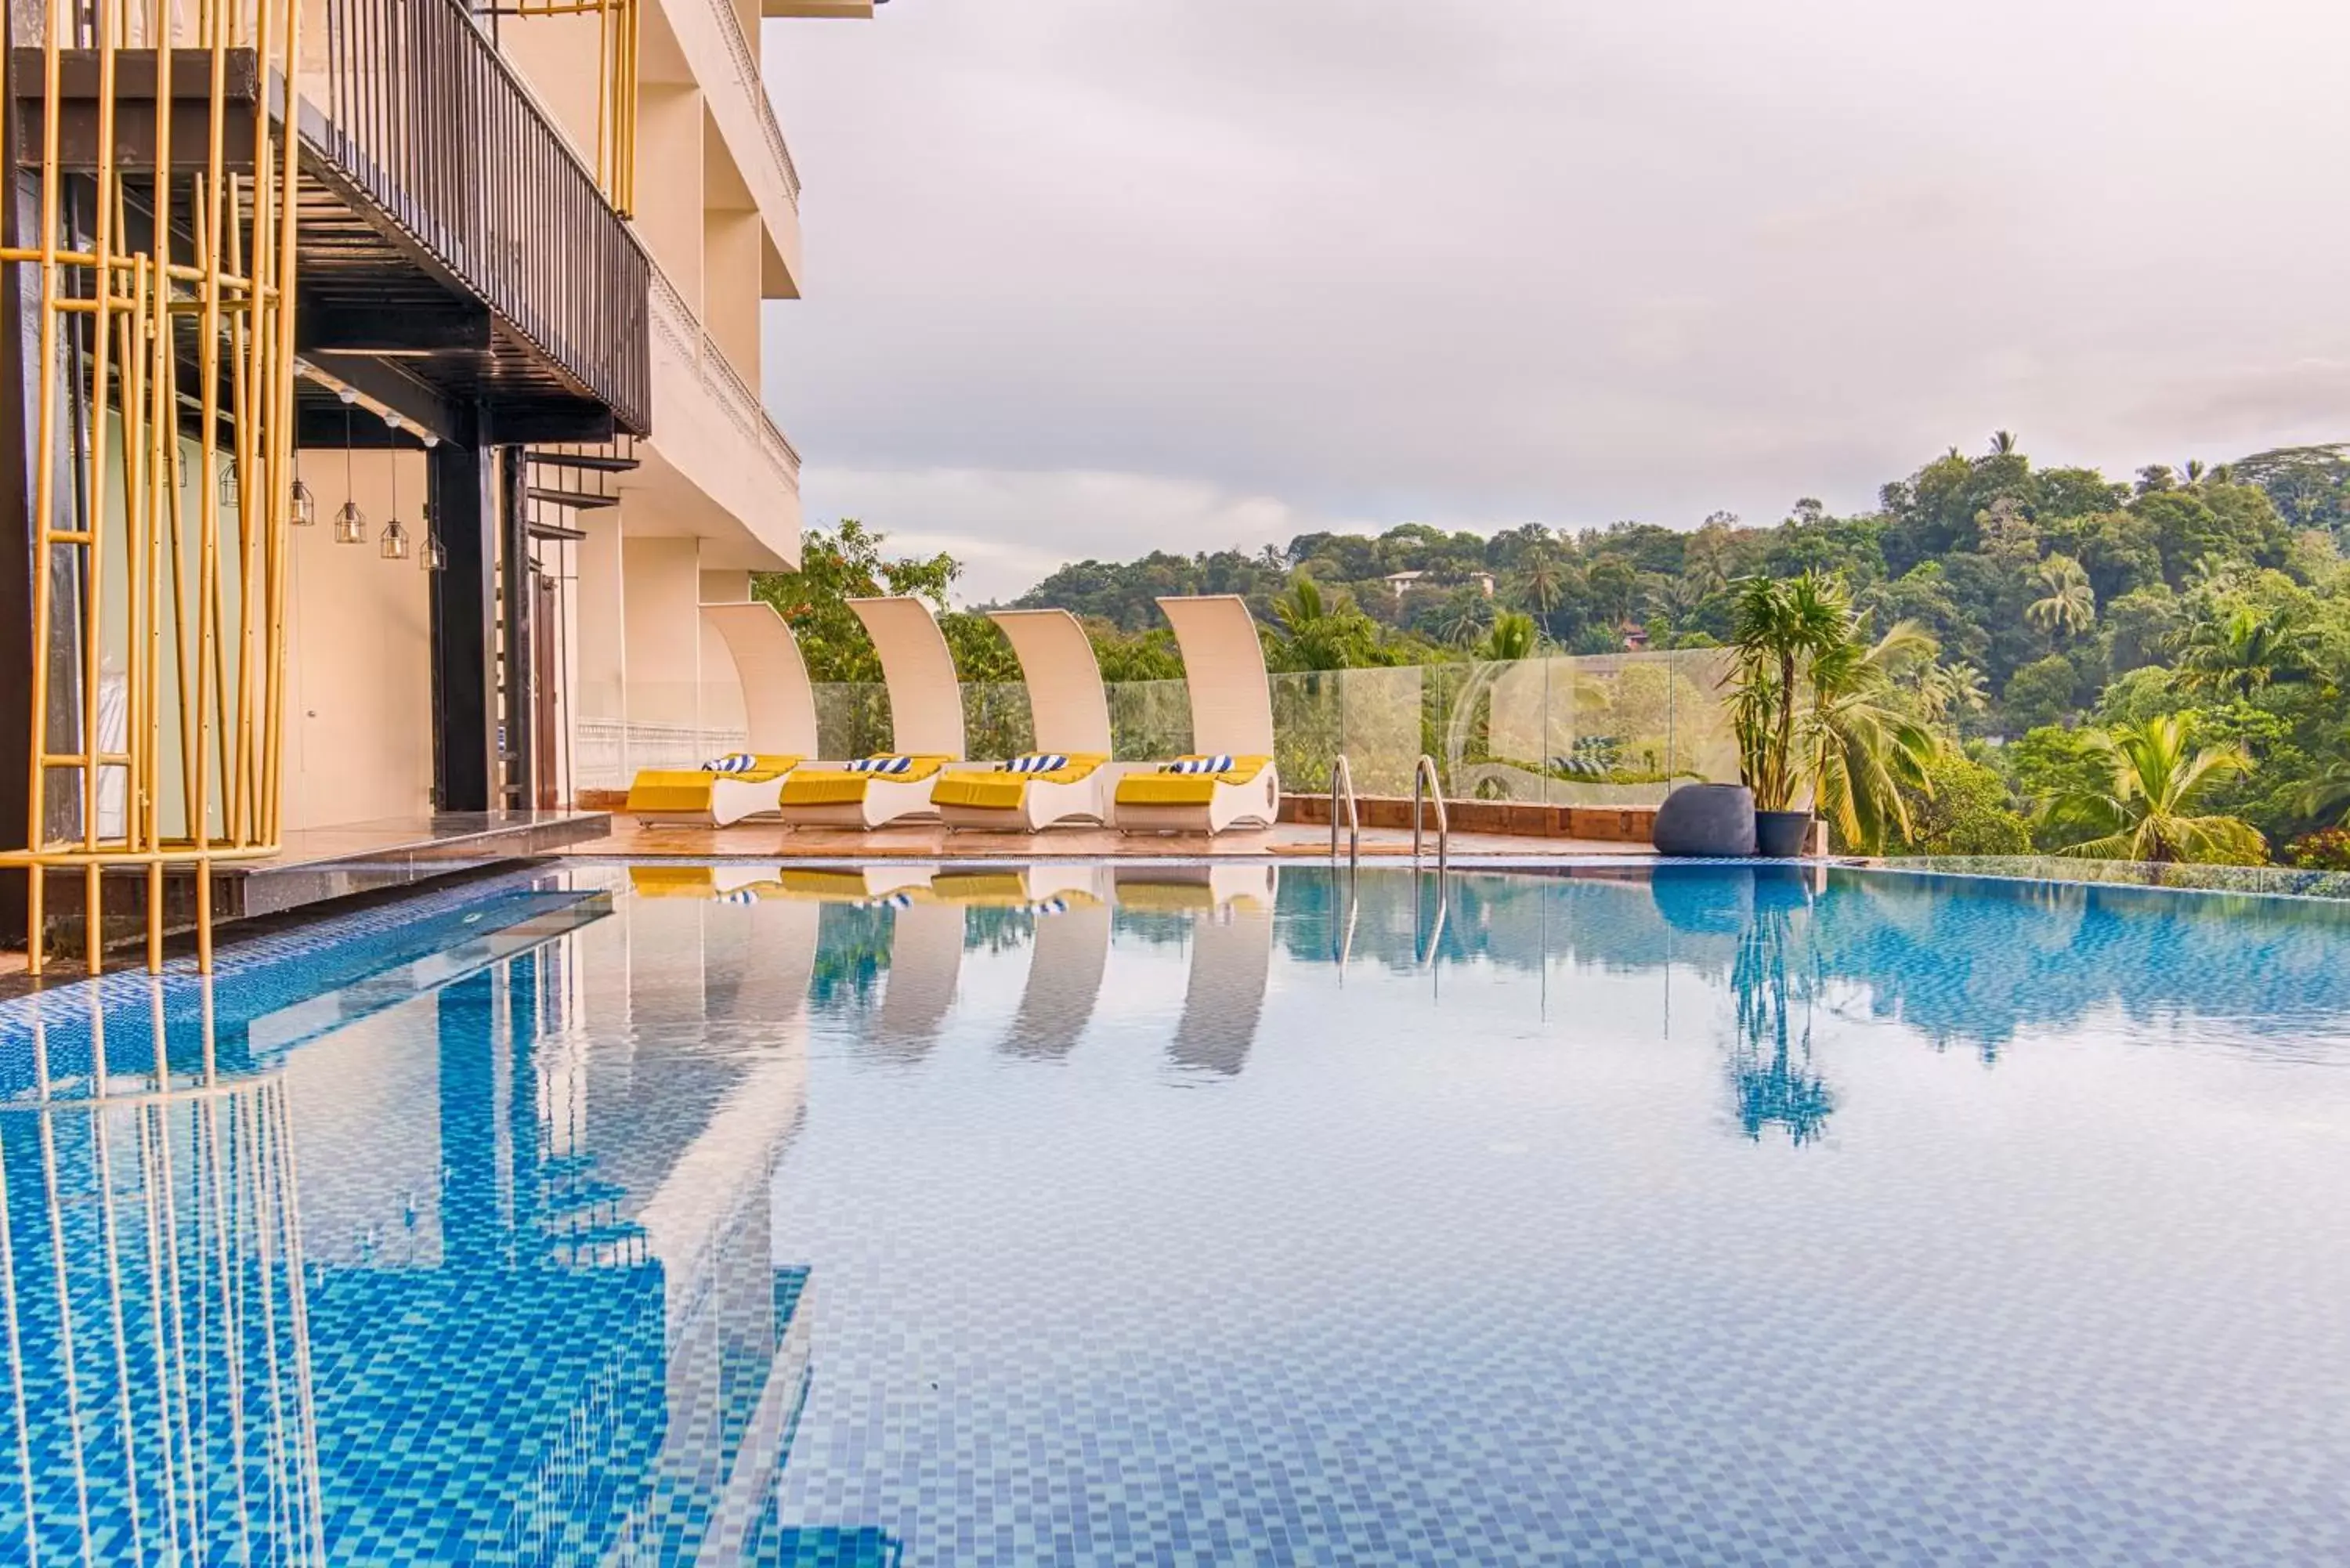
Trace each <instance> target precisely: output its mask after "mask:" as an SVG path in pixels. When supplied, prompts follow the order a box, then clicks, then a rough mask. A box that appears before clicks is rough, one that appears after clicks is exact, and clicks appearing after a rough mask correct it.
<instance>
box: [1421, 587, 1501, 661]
mask: <svg viewBox="0 0 2350 1568" xmlns="http://www.w3.org/2000/svg"><path fill="white" fill-rule="evenodd" d="M1492 618H1493V601H1492V600H1491V599H1489V598H1487V597H1485V596H1484V594H1483V593H1482V592H1481V591H1479V590H1478V589H1477V588H1475V587H1459V588H1455V589H1453V590H1452V591H1451V593H1449V594H1447V595H1445V596H1444V602H1443V603H1442V604H1440V605H1439V606H1438V607H1437V609H1436V622H1435V631H1436V635H1437V637H1438V638H1439V639H1441V640H1443V641H1445V642H1449V643H1451V644H1452V645H1453V646H1455V647H1457V648H1467V647H1468V646H1469V645H1470V644H1471V643H1473V642H1475V641H1476V640H1477V639H1479V638H1480V637H1482V636H1483V635H1484V634H1485V628H1486V627H1487V626H1488V625H1490V624H1492Z"/></svg>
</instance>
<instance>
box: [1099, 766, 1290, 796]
mask: <svg viewBox="0 0 2350 1568" xmlns="http://www.w3.org/2000/svg"><path fill="white" fill-rule="evenodd" d="M1272 765H1273V759H1272V758H1271V757H1234V758H1233V759H1232V771H1231V772H1229V773H1221V774H1160V773H1147V774H1127V775H1126V777H1124V778H1122V779H1120V780H1118V805H1207V804H1208V803H1209V802H1210V801H1211V800H1213V799H1215V798H1216V786H1217V785H1218V784H1246V783H1248V782H1249V781H1250V780H1251V779H1253V778H1255V777H1256V776H1257V775H1258V774H1261V773H1263V772H1264V770H1265V769H1267V768H1269V767H1271V766H1272Z"/></svg>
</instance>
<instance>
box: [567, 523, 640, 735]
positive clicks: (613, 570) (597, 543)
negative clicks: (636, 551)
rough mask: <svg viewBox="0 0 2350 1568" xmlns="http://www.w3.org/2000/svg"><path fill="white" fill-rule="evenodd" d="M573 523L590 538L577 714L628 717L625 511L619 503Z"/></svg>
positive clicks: (582, 544)
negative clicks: (623, 561) (625, 712)
mask: <svg viewBox="0 0 2350 1568" xmlns="http://www.w3.org/2000/svg"><path fill="white" fill-rule="evenodd" d="M573 523H574V524H575V525H576V526H577V527H578V528H579V529H580V530H581V531H582V532H584V533H585V534H586V535H587V537H586V538H585V539H582V540H580V541H579V545H578V554H577V557H576V565H577V567H578V572H579V581H578V585H577V619H576V620H574V621H573V622H572V629H573V636H572V639H571V641H572V647H573V649H574V651H575V653H576V655H577V659H578V670H579V678H578V680H577V684H575V685H574V686H573V687H572V709H571V711H572V712H573V714H574V715H575V716H576V717H578V718H585V719H618V718H620V717H622V716H623V710H622V706H621V701H620V694H621V692H622V691H624V690H625V689H626V687H627V684H628V679H629V644H628V621H627V616H626V610H625V606H626V604H627V602H628V597H627V591H626V584H625V583H624V581H623V579H622V577H621V575H620V513H619V508H617V507H610V508H603V509H599V510H598V511H595V512H587V513H582V514H578V515H577V517H575V518H574V519H573Z"/></svg>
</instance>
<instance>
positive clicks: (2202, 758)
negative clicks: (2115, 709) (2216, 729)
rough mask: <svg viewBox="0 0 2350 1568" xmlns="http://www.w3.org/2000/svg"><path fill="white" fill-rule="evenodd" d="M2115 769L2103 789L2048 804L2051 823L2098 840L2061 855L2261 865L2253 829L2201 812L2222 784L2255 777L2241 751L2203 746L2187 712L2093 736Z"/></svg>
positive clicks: (2263, 850) (2261, 848) (2262, 854)
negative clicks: (2196, 737) (2248, 776)
mask: <svg viewBox="0 0 2350 1568" xmlns="http://www.w3.org/2000/svg"><path fill="white" fill-rule="evenodd" d="M2093 743H2095V744H2096V745H2097V746H2098V747H2099V749H2100V750H2101V752H2102V753H2104V758H2105V761H2106V763H2107V765H2108V767H2109V770H2110V772H2109V774H2108V776H2107V779H2106V783H2105V784H2104V786H2103V787H2102V788H2098V789H2093V790H2080V791H2075V792H2069V793H2067V794H2061V795H2058V796H2056V797H2054V799H2053V800H2051V801H2050V802H2049V803H2048V805H2047V807H2046V812H2047V815H2048V818H2049V820H2050V821H2051V823H2052V824H2054V825H2056V826H2060V827H2064V828H2069V829H2073V830H2075V831H2078V832H2085V833H2089V834H2094V835H2095V836H2094V837H2089V838H2084V839H2081V840H2080V841H2079V842H2077V843H2074V844H2070V845H2067V846H2064V848H2063V849H2061V850H2059V851H2058V853H2060V854H2064V855H2072V856H2078V857H2084V858H2087V859H2093V860H2144V861H2150V862H2152V863H2154V864H2156V865H2168V864H2170V863H2172V862H2177V861H2190V862H2192V861H2204V862H2218V863H2221V864H2227V865H2243V864H2253V865H2257V864H2259V863H2261V862H2262V861H2264V860H2265V859H2267V857H2268V846H2267V844H2266V843H2265V842H2264V841H2263V840H2262V837H2261V836H2260V833H2259V831H2258V830H2257V829H2255V828H2254V827H2253V826H2252V825H2251V824H2250V823H2248V822H2245V821H2243V820H2241V818H2238V817H2233V816H2222V815H2204V814H2201V813H2199V812H2198V811H2197V809H2196V808H2197V807H2198V806H2199V805H2202V804H2203V803H2204V801H2205V799H2206V797H2208V796H2209V795H2210V794H2211V792H2212V791H2213V789H2214V788H2215V787H2216V786H2217V785H2218V784H2220V783H2221V782H2222V781H2224V780H2226V779H2229V778H2232V777H2235V776H2237V775H2239V774H2248V773H2250V772H2251V766H2252V759H2251V755H2250V754H2249V753H2246V752H2245V751H2244V749H2243V748H2242V747H2241V746H2237V745H2218V746H2199V745H2197V744H2196V743H2195V722H2194V720H2193V719H2192V718H2191V717H2190V716H2189V715H2185V714H2168V715H2164V716H2162V717H2159V718H2154V719H2148V720H2147V722H2144V723H2143V724H2120V725H2116V727H2115V728H2113V729H2112V730H2100V731H2096V732H2093Z"/></svg>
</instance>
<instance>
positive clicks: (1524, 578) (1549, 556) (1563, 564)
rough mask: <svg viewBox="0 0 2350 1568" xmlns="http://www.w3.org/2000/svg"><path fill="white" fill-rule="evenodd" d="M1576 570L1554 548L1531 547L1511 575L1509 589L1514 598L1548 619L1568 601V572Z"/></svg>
mask: <svg viewBox="0 0 2350 1568" xmlns="http://www.w3.org/2000/svg"><path fill="white" fill-rule="evenodd" d="M1573 570H1574V567H1573V566H1569V565H1568V563H1567V561H1566V559H1565V557H1564V556H1561V555H1559V553H1558V552H1557V551H1555V550H1544V549H1534V550H1528V551H1527V552H1526V553H1525V556H1524V558H1523V559H1522V560H1520V561H1519V563H1518V569H1517V571H1516V572H1514V573H1513V574H1512V576H1511V578H1510V583H1509V586H1508V589H1507V592H1508V594H1509V596H1510V597H1511V598H1512V599H1513V600H1515V601H1516V602H1517V603H1519V604H1522V605H1523V606H1525V607H1527V608H1528V609H1530V610H1532V611H1534V614H1536V615H1538V616H1540V617H1542V618H1544V619H1548V618H1549V617H1550V614H1551V612H1552V611H1554V610H1555V609H1557V608H1558V607H1559V606H1560V605H1562V604H1564V603H1565V601H1566V587H1567V574H1568V573H1570V572H1571V571H1573Z"/></svg>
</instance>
